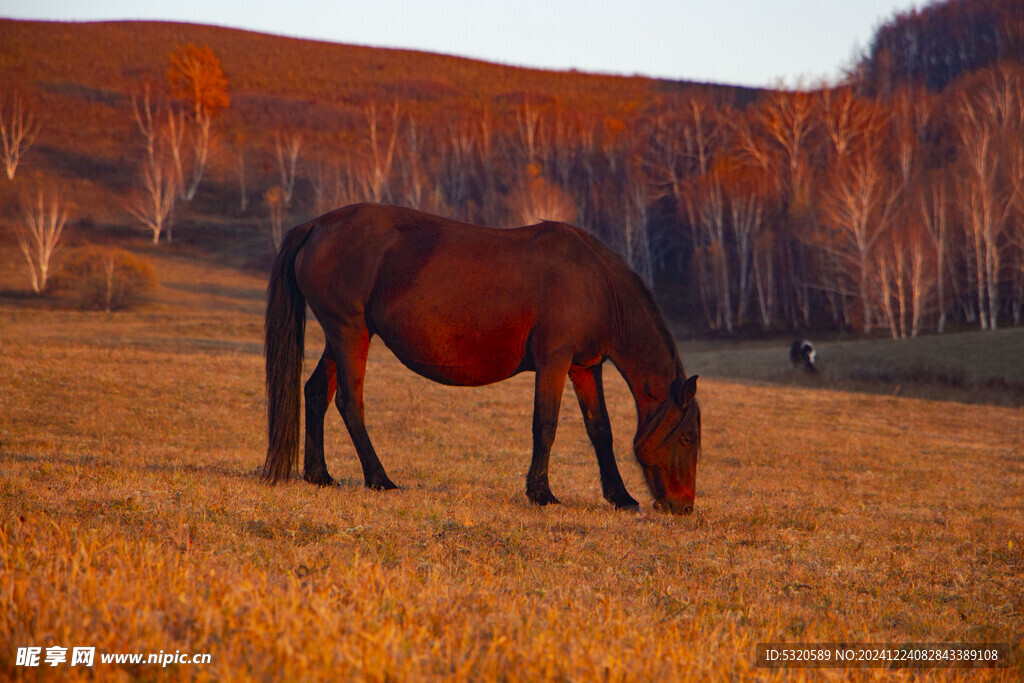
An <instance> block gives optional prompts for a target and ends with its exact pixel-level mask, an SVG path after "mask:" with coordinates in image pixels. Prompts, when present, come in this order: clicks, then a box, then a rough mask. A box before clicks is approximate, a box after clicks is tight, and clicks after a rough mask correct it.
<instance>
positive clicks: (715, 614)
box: [0, 257, 1024, 680]
mask: <svg viewBox="0 0 1024 683" xmlns="http://www.w3.org/2000/svg"><path fill="white" fill-rule="evenodd" d="M154 261H155V265H156V267H157V269H158V274H159V276H160V278H161V280H162V282H163V283H164V287H163V289H162V291H161V292H160V293H159V295H158V300H157V302H156V303H154V304H153V305H152V306H151V307H150V308H147V309H145V310H143V311H140V312H126V313H119V314H114V315H112V316H110V315H107V314H103V313H90V314H86V313H75V312H70V311H60V310H50V311H46V310H43V311H34V310H30V309H26V308H24V307H21V308H19V307H16V306H14V305H12V304H10V303H9V302H6V303H5V302H3V301H0V440H2V443H0V643H2V645H0V677H4V678H15V679H19V678H22V677H24V678H26V679H29V680H32V679H34V678H35V677H36V676H37V674H39V672H36V671H33V670H28V669H25V668H24V667H16V666H15V650H16V648H17V647H19V646H21V647H23V646H29V645H35V646H42V647H44V648H45V647H46V646H49V645H64V646H74V645H94V646H96V647H97V650H98V651H99V652H145V653H148V652H157V651H160V650H163V651H165V652H173V651H174V650H176V649H179V650H181V651H182V652H190V653H195V652H209V653H211V654H212V663H211V664H210V665H207V666H200V665H179V666H173V665H172V666H170V667H168V668H166V669H161V668H159V667H156V666H153V665H149V666H147V665H136V666H130V665H122V666H120V667H119V666H115V665H101V664H99V663H97V664H96V666H95V667H94V668H93V671H92V673H93V675H95V676H97V677H100V678H103V679H107V678H112V679H119V678H121V679H129V678H146V679H158V680H165V679H166V680H177V679H181V678H188V679H197V680H207V679H225V680H325V679H326V680H346V679H367V680H385V679H402V680H418V679H446V680H449V679H451V680H466V679H484V680H488V679H507V680H538V679H573V680H577V679H578V680H649V679H665V680H707V679H709V678H711V679H718V678H731V679H734V680H742V679H747V678H749V677H752V676H753V677H757V678H758V679H761V680H788V679H789V678H790V677H791V675H794V674H795V675H803V676H805V677H806V678H809V679H833V678H837V677H842V678H846V677H856V678H858V679H867V680H874V679H878V680H881V679H885V680H889V679H890V678H891V677H892V676H893V675H895V676H896V677H897V678H901V677H902V678H907V679H909V678H912V677H913V673H912V672H897V673H896V674H890V673H888V672H886V671H884V670H880V669H876V670H860V671H842V670H836V669H832V670H800V671H793V670H790V671H769V670H766V669H755V668H754V667H753V663H754V648H755V644H756V643H758V642H763V641H772V640H788V641H793V642H796V641H840V640H842V641H859V642H923V641H931V642H935V641H970V642H983V641H990V642H995V641H1001V642H1010V643H1013V645H1014V647H1015V650H1014V653H1013V655H1012V657H1013V661H1012V663H1011V667H1010V668H1008V669H998V670H984V671H980V672H967V671H958V670H948V669H947V670H939V671H937V672H933V674H934V677H935V678H938V679H940V680H967V679H970V680H979V679H980V680H1012V679H1015V678H1018V677H1020V676H1021V673H1022V671H1024V653H1022V649H1021V641H1022V637H1024V628H1022V624H1024V618H1022V615H1024V605H1022V603H1024V599H1022V595H1024V562H1022V554H1021V545H1022V543H1024V490H1022V486H1021V483H1022V480H1024V451H1022V446H1021V444H1022V443H1024V415H1022V413H1021V411H1020V410H1014V409H1009V408H997V407H984V406H966V405H959V404H953V403H939V402H929V401H922V400H912V399H904V398H892V397H880V396H868V395H859V394H846V393H840V392H820V391H813V390H810V389H804V388H773V387H750V386H743V385H739V384H733V383H729V382H724V381H704V380H702V381H701V386H700V394H699V395H700V398H701V401H702V405H703V408H704V414H705V419H704V429H705V432H704V443H705V451H704V455H703V461H702V464H701V469H700V472H699V481H698V484H699V487H698V498H697V510H698V512H697V513H695V514H694V515H693V516H691V517H687V518H674V517H667V516H663V515H661V514H658V513H655V512H653V511H652V510H651V508H650V504H649V496H648V494H647V491H646V490H645V487H644V485H643V483H642V475H641V474H640V472H639V471H638V469H637V467H636V466H635V465H634V464H633V458H632V456H631V455H630V453H629V448H628V446H629V443H630V441H631V437H632V431H633V426H634V424H633V423H634V420H635V417H634V414H633V407H632V404H631V401H630V399H629V397H628V394H627V392H626V389H625V386H624V384H623V383H622V382H621V381H620V380H618V379H617V377H616V378H615V379H614V380H612V379H611V377H609V381H608V384H609V387H608V392H609V402H610V410H611V413H612V420H613V426H614V428H615V430H616V437H617V438H616V443H617V451H618V456H619V463H620V467H621V469H622V470H623V476H624V478H625V480H626V483H627V486H628V488H629V489H630V490H631V492H632V493H633V494H634V495H635V496H636V497H637V498H639V499H640V500H641V501H642V503H643V507H642V511H641V512H640V513H637V514H630V513H619V512H615V511H614V510H612V509H610V506H608V505H607V504H606V503H604V501H603V500H602V499H601V493H600V485H599V480H598V475H597V466H596V463H595V462H594V456H593V453H592V451H591V449H590V445H589V443H588V442H587V439H586V435H585V433H584V429H583V425H582V420H581V419H580V418H579V416H578V411H577V410H576V406H575V400H574V399H573V397H572V395H571V391H570V392H569V393H567V394H566V397H565V400H564V402H563V417H562V424H561V425H560V430H559V434H558V438H557V440H556V442H555V450H554V455H553V458H552V470H551V478H552V488H553V490H554V492H555V494H556V495H558V496H559V497H560V498H561V500H562V501H563V504H562V505H561V506H554V507H548V508H544V509H538V508H536V507H533V506H531V505H530V504H529V503H528V502H527V500H526V497H525V495H524V492H523V489H524V476H525V471H526V468H527V466H528V461H529V447H530V436H529V427H530V409H531V404H532V402H531V396H532V381H531V380H532V376H529V375H526V376H521V377H518V378H514V379H513V380H511V381H508V382H505V383H502V384H499V385H496V386H493V387H485V388H480V389H452V388H446V387H442V386H439V385H435V384H432V383H430V382H428V381H426V380H423V379H421V378H419V377H416V376H415V375H413V374H412V373H410V372H409V371H408V370H406V369H405V368H403V367H402V366H401V365H400V364H398V362H397V361H395V360H394V359H393V357H392V356H390V354H389V353H388V352H387V351H386V350H385V349H383V347H381V346H379V345H375V346H374V349H373V351H372V355H371V360H370V368H369V372H368V386H367V411H368V419H369V428H370V431H371V436H372V437H373V438H374V439H375V442H376V445H377V448H378V451H379V452H380V453H381V457H382V460H383V462H384V464H385V466H386V467H387V468H388V472H389V474H390V475H391V477H392V479H394V480H395V481H396V483H398V484H399V485H400V486H402V487H404V488H403V489H402V490H400V491H396V492H389V493H383V494H382V493H375V492H371V491H367V490H364V489H363V488H362V487H361V477H360V473H359V468H358V464H357V462H356V459H355V454H354V451H353V449H352V447H351V444H350V443H349V441H348V437H347V434H346V433H345V430H344V427H343V425H342V424H341V421H340V418H338V416H337V414H336V413H335V412H334V411H331V413H330V414H329V416H328V423H327V449H328V465H329V466H330V468H331V471H332V474H334V476H335V477H336V478H338V479H339V480H340V484H339V486H337V487H334V488H330V489H319V488H316V487H313V486H310V485H307V484H304V483H301V482H298V481H296V482H292V483H288V484H284V485H279V486H277V487H267V486H263V485H261V484H260V483H258V480H257V471H258V467H259V465H260V464H261V463H262V459H263V447H264V435H263V430H264V418H263V390H262V359H261V357H260V355H259V339H260V331H261V326H262V320H261V317H260V316H261V312H262V302H261V298H262V288H263V282H262V280H261V279H259V278H256V277H251V276H247V275H241V274H237V273H232V272H230V271H226V270H215V269H207V268H204V267H202V265H201V264H196V263H190V262H187V261H184V260H176V259H172V258H163V257H159V258H155V259H154ZM314 327H315V326H314ZM317 335H318V330H316V329H313V330H311V332H310V335H309V337H310V339H309V342H310V343H308V344H307V349H308V352H309V353H308V355H307V357H308V358H309V359H312V358H314V357H315V356H316V354H317V353H318V351H319V350H318V349H317V348H316V338H317ZM684 360H685V357H684ZM687 369H688V370H690V371H692V372H698V373H699V372H701V368H700V367H699V366H697V365H694V364H693V363H688V364H687ZM609 375H613V373H609ZM73 673H75V672H74V670H72V669H71V668H70V667H67V666H64V667H61V668H58V669H54V670H51V671H46V672H45V676H46V678H52V677H53V676H55V675H56V676H58V677H62V678H70V677H73ZM75 675H77V674H75ZM87 677H88V676H87Z"/></svg>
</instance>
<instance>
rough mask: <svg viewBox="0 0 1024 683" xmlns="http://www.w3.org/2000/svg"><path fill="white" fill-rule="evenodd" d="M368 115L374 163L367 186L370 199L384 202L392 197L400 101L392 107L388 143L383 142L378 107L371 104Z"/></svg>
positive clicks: (365, 111)
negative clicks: (393, 165) (392, 169)
mask: <svg viewBox="0 0 1024 683" xmlns="http://www.w3.org/2000/svg"><path fill="white" fill-rule="evenodd" d="M363 113H364V114H365V115H366V124H367V127H368V129H369V144H370V156H371V159H372V161H373V163H372V165H371V166H370V169H369V172H370V177H369V179H368V182H367V186H368V188H369V190H370V197H369V199H370V200H371V201H374V202H383V201H386V200H387V199H389V198H390V196H391V165H392V163H393V162H394V159H395V145H396V143H397V142H398V129H399V122H400V118H399V109H398V101H397V100H395V102H394V104H392V106H391V131H390V136H388V140H387V142H386V143H384V142H383V141H382V139H381V138H382V131H381V130H380V121H379V119H378V114H377V105H376V104H375V103H371V104H369V105H367V106H366V108H365V109H364V110H363Z"/></svg>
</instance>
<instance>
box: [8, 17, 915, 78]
mask: <svg viewBox="0 0 1024 683" xmlns="http://www.w3.org/2000/svg"><path fill="white" fill-rule="evenodd" d="M925 4H928V3H926V2H921V1H918V2H913V1H911V0H745V1H744V0H675V1H672V0H619V1H618V2H609V1H608V0H503V1H500V2H489V1H488V0H422V1H419V2H416V1H414V0H405V1H403V0H358V1H350V0H324V1H321V2H310V1H307V0H0V16H2V17H7V18H19V19H49V20H61V21H92V20H107V19H152V20H168V21H186V22H191V23H199V24H214V25H218V26H231V27H235V28H244V29H249V30H254V31H261V32H264V33H274V34H278V35H288V36H295V37H301V38H313V39H317V40H326V41H330V42H336V43H352V44H357V45H373V46H379V47H401V48H412V49H418V50H427V51H430V52H441V53H445V54H454V55H460V56H465V57H475V58H479V59H485V60H487V61H492V62H499V63H502V64H511V65H516V66H531V67H539V68H546V69H571V68H575V69H578V70H580V71H588V72H600V73H615V74H626V75H632V74H643V75H647V76H654V77H661V78H671V79H679V80H691V81H706V82H714V83H727V84H734V85H751V86H766V85H778V84H779V83H780V82H781V83H783V84H785V85H795V84H796V83H797V82H798V80H800V79H802V80H804V81H808V82H810V81H815V80H819V79H827V80H835V79H836V78H838V77H839V75H840V73H841V69H842V68H843V67H845V66H848V65H849V64H850V63H851V57H852V55H853V54H854V50H855V49H857V48H861V49H863V48H866V47H867V46H868V44H869V43H870V40H871V36H872V33H873V32H874V29H875V28H877V27H878V25H879V24H881V23H882V22H884V21H885V20H887V19H889V18H890V17H891V16H892V14H893V13H894V12H895V11H902V10H907V9H910V8H912V7H921V6H923V5H925Z"/></svg>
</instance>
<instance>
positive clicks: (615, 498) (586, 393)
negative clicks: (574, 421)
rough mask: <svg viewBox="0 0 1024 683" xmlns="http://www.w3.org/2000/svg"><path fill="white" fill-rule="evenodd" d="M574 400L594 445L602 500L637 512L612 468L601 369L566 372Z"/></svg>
mask: <svg viewBox="0 0 1024 683" xmlns="http://www.w3.org/2000/svg"><path fill="white" fill-rule="evenodd" d="M569 378H570V379H571V380H572V386H573V389H574V390H575V391H576V398H577V400H579V403H580V411H581V412H582V413H583V423H584V425H586V427H587V436H589V437H590V442H591V443H592V444H593V445H594V453H596V455H597V466H598V468H599V469H600V470H601V491H602V493H603V494H604V497H605V500H607V501H608V502H609V503H611V504H612V505H613V506H615V508H616V509H619V510H636V509H639V507H640V503H638V502H637V501H636V499H634V498H633V496H631V495H629V491H627V490H626V485H625V484H624V483H623V482H622V475H621V474H619V468H618V465H616V464H615V450H614V448H613V447H612V423H611V420H609V419H608V407H607V405H606V404H605V401H604V382H603V379H602V373H601V366H600V365H598V366H595V367H593V368H583V367H576V368H573V369H571V370H570V371H569Z"/></svg>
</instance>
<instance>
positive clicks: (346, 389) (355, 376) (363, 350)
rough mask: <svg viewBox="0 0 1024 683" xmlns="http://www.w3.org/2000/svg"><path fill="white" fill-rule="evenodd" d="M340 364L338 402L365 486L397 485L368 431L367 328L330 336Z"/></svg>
mask: <svg viewBox="0 0 1024 683" xmlns="http://www.w3.org/2000/svg"><path fill="white" fill-rule="evenodd" d="M331 344H332V346H334V349H335V363H336V365H337V368H338V395H337V397H336V398H335V404H336V405H337V406H338V412H339V413H341V417H342V419H343V420H344V421H345V427H346V428H347V429H348V434H349V436H350V437H352V444H353V445H354V446H355V448H356V455H358V456H359V464H360V465H362V468H363V480H364V482H365V484H366V488H370V489H374V490H376V491H385V490H388V489H397V488H398V486H396V485H395V483H394V482H392V481H391V479H389V478H388V475H387V473H386V472H385V471H384V466H383V465H382V464H381V463H380V458H378V457H377V452H376V451H375V450H374V448H373V444H372V443H371V442H370V435H369V434H367V432H366V420H365V417H364V413H363V379H364V377H365V376H366V357H367V354H368V353H369V350H370V333H369V331H368V330H367V329H366V328H365V327H362V328H356V329H349V330H346V334H345V335H344V336H343V337H339V338H338V339H337V340H335V339H333V338H332V340H331Z"/></svg>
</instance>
